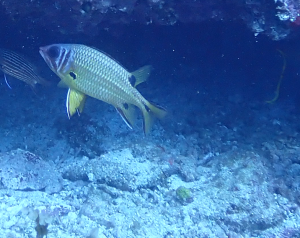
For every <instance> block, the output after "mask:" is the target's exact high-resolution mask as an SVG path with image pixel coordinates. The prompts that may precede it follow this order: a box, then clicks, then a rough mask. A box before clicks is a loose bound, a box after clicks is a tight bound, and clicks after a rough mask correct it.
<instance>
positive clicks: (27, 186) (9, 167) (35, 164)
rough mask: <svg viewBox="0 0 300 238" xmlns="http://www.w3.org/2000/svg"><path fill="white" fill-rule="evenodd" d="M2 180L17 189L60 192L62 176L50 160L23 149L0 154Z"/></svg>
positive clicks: (9, 186) (6, 185)
mask: <svg viewBox="0 0 300 238" xmlns="http://www.w3.org/2000/svg"><path fill="white" fill-rule="evenodd" d="M0 181H1V182H2V184H3V185H4V187H6V188H9V189H15V190H45V191H46V192H47V193H49V194H51V193H56V192H59V191H60V190H61V188H62V177H61V175H60V174H59V172H58V171H56V169H55V168H54V166H53V165H51V164H50V163H49V162H47V161H44V160H43V159H41V158H40V157H39V156H37V155H35V154H32V153H30V152H28V151H24V150H21V149H17V150H13V151H10V152H7V153H1V154H0Z"/></svg>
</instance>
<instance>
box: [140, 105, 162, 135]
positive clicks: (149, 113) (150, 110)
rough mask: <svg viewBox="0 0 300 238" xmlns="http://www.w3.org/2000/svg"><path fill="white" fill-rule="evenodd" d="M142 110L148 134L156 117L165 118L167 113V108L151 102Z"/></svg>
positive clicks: (144, 125) (145, 131) (145, 130)
mask: <svg viewBox="0 0 300 238" xmlns="http://www.w3.org/2000/svg"><path fill="white" fill-rule="evenodd" d="M142 112H143V117H144V123H143V128H144V133H145V134H146V135H147V134H148V133H149V132H150V130H151V127H152V125H153V123H154V120H155V118H158V119H163V118H164V117H165V116H166V115H167V111H166V109H164V108H163V107H161V106H158V105H154V104H151V103H149V102H148V103H147V105H145V108H144V109H143V110H142Z"/></svg>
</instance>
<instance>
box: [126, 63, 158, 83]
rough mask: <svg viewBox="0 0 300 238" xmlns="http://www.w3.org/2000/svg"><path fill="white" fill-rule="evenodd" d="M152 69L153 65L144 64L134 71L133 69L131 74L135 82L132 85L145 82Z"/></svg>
mask: <svg viewBox="0 0 300 238" xmlns="http://www.w3.org/2000/svg"><path fill="white" fill-rule="evenodd" d="M152 69H153V67H152V66H151V65H145V66H143V67H141V68H139V69H137V70H136V71H133V72H132V73H131V74H132V75H133V76H134V77H135V82H134V84H133V85H132V86H133V87H136V86H137V85H139V84H140V83H143V82H145V81H146V80H147V79H148V77H149V76H150V73H151V71H152Z"/></svg>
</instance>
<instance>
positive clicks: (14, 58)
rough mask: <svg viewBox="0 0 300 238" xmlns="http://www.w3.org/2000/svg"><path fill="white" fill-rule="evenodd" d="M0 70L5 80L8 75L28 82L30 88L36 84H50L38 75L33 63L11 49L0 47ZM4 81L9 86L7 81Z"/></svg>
mask: <svg viewBox="0 0 300 238" xmlns="http://www.w3.org/2000/svg"><path fill="white" fill-rule="evenodd" d="M0 70H1V71H2V72H3V73H4V78H5V80H6V81H7V79H6V75H10V76H12V77H14V78H16V79H19V80H21V81H23V82H25V83H27V84H29V85H30V87H31V88H32V89H34V88H35V86H36V84H42V85H44V86H49V85H50V82H48V81H47V80H45V79H44V78H42V77H41V76H39V75H38V73H37V70H36V68H35V66H34V64H33V63H31V62H30V61H29V60H27V59H26V58H25V57H24V56H22V55H21V54H18V53H16V52H14V51H11V50H7V49H0ZM6 83H7V85H8V86H9V84H8V82H6ZM9 87H10V86H9Z"/></svg>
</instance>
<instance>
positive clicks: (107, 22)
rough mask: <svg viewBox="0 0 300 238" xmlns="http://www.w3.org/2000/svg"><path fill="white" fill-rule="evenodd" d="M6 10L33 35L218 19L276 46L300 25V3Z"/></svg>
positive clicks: (29, 5)
mask: <svg viewBox="0 0 300 238" xmlns="http://www.w3.org/2000/svg"><path fill="white" fill-rule="evenodd" d="M1 4H2V6H3V8H4V9H5V14H7V15H8V16H9V18H10V20H11V21H12V23H18V22H19V21H23V22H27V25H28V28H29V29H36V28H44V29H45V28H46V29H48V30H50V29H51V31H55V32H59V33H61V34H80V33H83V34H85V35H89V36H93V35H97V34H98V33H99V30H100V29H107V30H111V31H112V32H114V31H115V30H117V28H116V25H126V24H129V23H141V24H144V25H149V24H155V25H168V26H171V25H175V24H178V23H200V22H202V21H205V20H211V19H213V20H215V21H224V20H240V21H243V22H245V23H246V25H247V26H248V27H249V28H250V29H251V30H252V31H253V32H254V33H255V34H259V33H262V34H266V35H268V36H269V37H271V38H272V39H274V40H281V39H284V38H285V37H287V36H288V35H289V33H290V29H291V23H295V25H299V10H300V6H299V5H300V4H299V2H298V1H296V0H278V1H274V2H271V1H256V0H251V1H248V0H243V1H237V0H233V1H220V0H213V1H194V0H186V1H175V0H171V1H163V0H149V1H146V0H144V1H137V0H126V1H119V0H65V1H55V2H47V1H30V2H26V3H25V4H23V3H22V4H20V0H11V1H1ZM114 29H115V30H114ZM117 31H118V30H117Z"/></svg>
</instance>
